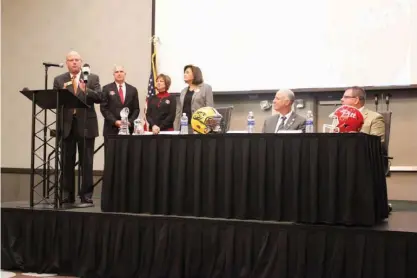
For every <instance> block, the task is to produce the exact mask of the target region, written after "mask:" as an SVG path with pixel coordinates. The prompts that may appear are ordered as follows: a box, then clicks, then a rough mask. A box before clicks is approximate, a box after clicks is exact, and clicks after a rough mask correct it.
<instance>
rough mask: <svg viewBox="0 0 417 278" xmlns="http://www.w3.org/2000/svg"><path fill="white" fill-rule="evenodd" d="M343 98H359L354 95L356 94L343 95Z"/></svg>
mask: <svg viewBox="0 0 417 278" xmlns="http://www.w3.org/2000/svg"><path fill="white" fill-rule="evenodd" d="M342 98H357V97H354V96H343V97H342Z"/></svg>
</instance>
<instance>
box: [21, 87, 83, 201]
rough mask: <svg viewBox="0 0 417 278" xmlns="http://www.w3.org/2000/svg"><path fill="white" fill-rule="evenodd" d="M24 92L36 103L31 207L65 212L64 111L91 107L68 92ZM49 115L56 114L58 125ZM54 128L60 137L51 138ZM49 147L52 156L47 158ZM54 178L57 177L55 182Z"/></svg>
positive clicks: (52, 90)
mask: <svg viewBox="0 0 417 278" xmlns="http://www.w3.org/2000/svg"><path fill="white" fill-rule="evenodd" d="M20 92H21V93H22V94H23V95H24V96H26V97H27V98H28V99H29V100H30V101H31V102H32V129H31V161H30V200H29V206H30V207H31V208H33V207H35V206H36V207H38V208H45V209H59V208H62V186H61V185H62V178H63V161H62V159H61V156H62V134H63V126H64V125H63V119H64V118H63V115H64V114H63V113H64V111H65V110H64V109H75V108H88V107H89V106H88V105H87V104H86V103H84V102H83V101H82V100H80V99H79V98H78V97H77V96H75V95H74V94H73V93H71V92H70V91H68V90H67V89H50V90H28V89H24V90H22V91H20ZM37 107H39V108H40V110H39V111H37V110H38V109H37ZM48 111H51V112H52V113H54V114H55V121H54V122H52V123H50V124H48V123H47V112H48ZM42 112H43V113H44V119H43V121H42V119H40V118H39V115H41V113H42ZM36 123H40V124H41V126H42V128H39V129H37V128H36ZM53 126H55V130H56V134H55V136H54V137H49V138H48V130H50V131H52V129H51V127H53ZM53 138H55V144H53V143H52V144H51V143H50V141H52V139H53ZM37 140H38V141H39V142H40V144H39V146H37V145H36V141H37ZM48 147H49V149H51V152H50V154H49V155H48V156H47V155H46V154H47V151H48ZM38 151H42V152H43V153H42V155H38V153H37V152H38ZM52 155H54V157H52ZM52 160H54V166H53V168H51V170H49V167H47V166H49V165H50V163H51V161H52ZM36 162H38V163H36ZM39 162H40V163H39ZM37 164H38V165H37ZM50 176H53V180H52V181H51V180H50ZM35 177H40V178H41V179H40V181H36V182H35ZM50 184H52V186H50ZM40 185H43V193H42V194H39V193H38V192H37V189H38V187H39V186H40ZM35 194H37V195H38V196H40V197H41V200H40V201H36V203H35ZM38 196H36V197H38Z"/></svg>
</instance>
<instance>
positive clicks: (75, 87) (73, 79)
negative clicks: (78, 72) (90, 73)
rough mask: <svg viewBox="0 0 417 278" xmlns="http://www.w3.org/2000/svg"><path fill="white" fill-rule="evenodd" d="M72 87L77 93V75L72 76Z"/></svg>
mask: <svg viewBox="0 0 417 278" xmlns="http://www.w3.org/2000/svg"><path fill="white" fill-rule="evenodd" d="M72 87H73V88H74V95H76V94H77V88H78V84H77V79H76V76H72Z"/></svg>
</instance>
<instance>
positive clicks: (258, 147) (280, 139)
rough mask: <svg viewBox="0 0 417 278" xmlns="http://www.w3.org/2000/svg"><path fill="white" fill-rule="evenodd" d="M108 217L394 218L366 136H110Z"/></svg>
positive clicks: (357, 221) (376, 152) (372, 139)
mask: <svg viewBox="0 0 417 278" xmlns="http://www.w3.org/2000/svg"><path fill="white" fill-rule="evenodd" d="M107 148H108V149H107V155H106V159H105V170H104V177H103V189H102V203H101V207H102V210H103V211H106V212H132V213H152V214H164V215H181V216H187V215H188V216H197V217H200V216H204V217H219V218H237V219H258V220H276V221H295V222H304V223H327V224H347V225H374V224H376V223H378V222H380V221H381V220H383V219H385V218H386V217H387V216H388V207H387V189H386V180H385V174H384V167H383V155H382V146H381V144H380V141H379V138H378V137H376V136H370V135H366V134H280V135H276V134H250V135H249V134H222V135H158V136H113V137H109V140H108V146H107Z"/></svg>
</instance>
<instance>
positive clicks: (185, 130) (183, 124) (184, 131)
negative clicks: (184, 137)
mask: <svg viewBox="0 0 417 278" xmlns="http://www.w3.org/2000/svg"><path fill="white" fill-rule="evenodd" d="M180 125H181V129H180V134H188V117H187V114H185V113H182V117H181V123H180Z"/></svg>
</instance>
